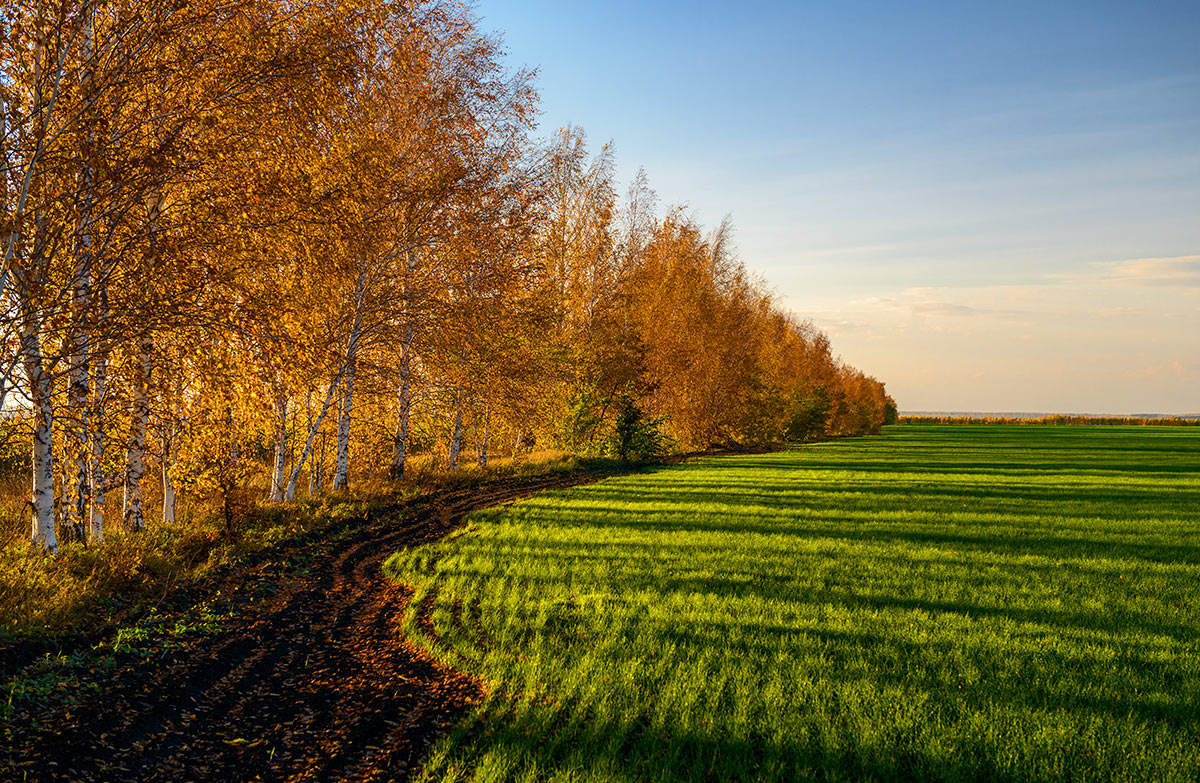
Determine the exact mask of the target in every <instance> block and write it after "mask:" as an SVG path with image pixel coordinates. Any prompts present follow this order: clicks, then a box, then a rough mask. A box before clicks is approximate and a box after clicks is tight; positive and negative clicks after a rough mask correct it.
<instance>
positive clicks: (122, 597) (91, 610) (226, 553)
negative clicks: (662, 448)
mask: <svg viewBox="0 0 1200 783" xmlns="http://www.w3.org/2000/svg"><path fill="white" fill-rule="evenodd" d="M413 462H414V470H412V471H411V472H410V478H409V479H407V480H405V481H403V482H393V481H387V480H383V479H378V478H370V477H367V476H358V477H355V481H354V482H353V484H352V487H353V489H354V494H353V495H347V494H345V493H323V494H320V495H317V496H314V497H311V498H310V497H301V498H300V499H298V500H297V501H296V502H294V503H286V504H279V503H266V502H254V501H253V500H252V499H251V496H256V497H262V496H264V495H265V494H266V491H267V484H268V482H269V478H268V477H267V475H266V468H265V467H263V470H262V471H260V472H259V473H258V474H256V475H254V476H253V477H252V480H251V485H250V486H249V487H246V488H244V489H243V491H242V492H241V493H240V494H239V499H238V502H237V507H238V518H237V520H236V521H235V525H234V529H232V530H230V529H226V526H225V523H224V520H223V519H222V516H221V514H220V513H218V509H219V508H220V503H219V501H218V500H216V499H214V498H207V499H203V500H199V499H195V498H191V499H188V500H189V501H190V502H189V503H186V504H183V507H182V509H181V510H182V512H183V513H181V514H180V516H179V521H178V522H176V523H174V524H168V523H163V522H161V521H159V515H160V509H161V506H160V505H159V503H160V502H161V500H160V496H159V495H158V494H156V492H155V491H154V488H153V487H151V488H150V489H151V491H150V492H148V493H147V494H148V503H147V511H146V516H147V526H146V529H145V530H144V531H143V532H141V533H137V534H128V533H125V532H123V531H122V530H121V529H120V518H121V507H120V496H119V493H116V492H113V493H109V502H108V504H107V508H106V517H105V518H106V519H107V520H108V521H109V527H108V530H107V532H106V533H105V537H104V541H103V542H102V543H99V544H90V545H84V544H78V543H72V544H64V545H63V546H62V547H61V548H60V550H59V554H58V555H57V556H55V557H45V556H44V555H42V554H41V553H40V552H37V551H35V550H32V549H31V548H30V547H29V544H28V535H29V531H28V524H29V523H28V521H27V519H26V518H25V517H27V515H28V510H27V509H25V508H24V500H23V499H22V498H25V497H26V495H27V494H28V493H27V486H26V485H27V484H28V481H27V480H26V479H25V478H23V477H0V653H2V652H3V645H4V644H5V643H13V642H19V641H21V640H27V639H48V638H54V637H60V636H66V635H72V634H88V633H90V632H92V631H95V630H96V629H97V628H103V627H109V626H114V627H115V626H121V625H124V624H127V623H130V622H136V620H137V618H140V617H141V616H143V615H144V614H146V613H147V612H152V611H153V610H154V608H155V607H156V606H157V605H158V604H159V603H160V602H161V601H162V600H163V599H164V598H165V597H167V596H168V595H169V594H170V593H171V591H173V590H176V589H178V588H180V587H186V586H187V585H188V584H189V583H193V582H195V581H197V580H200V579H204V578H206V577H208V576H210V575H211V574H213V573H215V572H219V571H220V570H221V569H225V568H228V567H230V566H232V565H234V564H236V563H237V562H238V561H239V560H240V559H241V558H243V557H244V556H246V555H248V554H250V553H253V552H258V551H261V550H264V549H269V548H270V547H273V546H276V545H278V544H281V543H284V542H286V541H289V540H293V539H295V538H296V537H298V536H301V535H303V534H305V533H309V532H313V531H316V530H320V529H322V528H324V527H325V526H326V525H328V524H330V523H334V522H338V521H341V520H345V519H349V518H352V517H358V516H361V515H363V514H364V513H366V512H367V511H368V510H369V509H371V508H376V507H386V506H387V505H388V504H391V503H395V502H398V501H401V500H404V499H405V498H411V497H413V496H416V495H419V494H423V493H426V492H435V491H438V490H445V489H453V488H455V487H460V486H471V485H473V484H476V483H480V482H489V481H503V480H505V479H507V478H513V479H518V478H521V477H523V476H533V475H542V474H550V473H556V472H569V471H572V470H579V469H586V468H588V467H590V466H591V467H594V466H596V465H599V464H600V463H596V465H593V463H592V462H587V461H583V460H579V459H576V458H574V457H571V456H570V455H565V454H563V453H560V452H539V453H535V454H532V455H528V456H526V457H523V458H522V459H519V460H495V461H494V462H493V465H492V467H489V468H487V469H480V468H478V467H477V466H475V465H466V466H464V468H463V469H462V470H459V471H457V472H455V473H451V474H447V473H444V472H442V471H438V470H435V465H434V464H433V460H431V459H430V458H425V457H418V458H417V459H415V460H413ZM593 462H595V461H593ZM23 492H24V493H25V495H23V494H22V493H23ZM21 515H24V516H21ZM2 669H3V667H0V670H2Z"/></svg>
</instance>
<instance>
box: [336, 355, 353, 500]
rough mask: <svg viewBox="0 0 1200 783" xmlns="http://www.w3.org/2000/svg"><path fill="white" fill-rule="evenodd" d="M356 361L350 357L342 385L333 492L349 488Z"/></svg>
mask: <svg viewBox="0 0 1200 783" xmlns="http://www.w3.org/2000/svg"><path fill="white" fill-rule="evenodd" d="M356 363H357V359H356V357H354V356H351V357H350V359H349V361H348V362H347V366H346V377H345V378H344V379H343V383H342V409H341V414H340V415H339V417H338V439H337V470H336V472H334V474H333V489H334V491H335V492H337V491H339V490H341V491H345V490H348V489H349V488H350V481H349V476H348V474H349V468H350V414H351V412H352V411H353V410H354V370H355V364H356Z"/></svg>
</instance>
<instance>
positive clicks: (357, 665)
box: [10, 474, 599, 781]
mask: <svg viewBox="0 0 1200 783" xmlns="http://www.w3.org/2000/svg"><path fill="white" fill-rule="evenodd" d="M597 478H599V477H598V476H595V475H584V474H568V475H562V476H556V477H552V478H545V477H543V478H540V479H537V480H530V481H524V482H520V483H511V482H510V483H507V484H504V485H498V486H485V487H483V488H479V489H473V490H468V491H458V492H453V493H448V494H442V495H439V496H434V497H431V498H429V499H427V500H426V501H424V502H423V503H421V504H419V505H416V506H414V507H409V508H406V509H404V510H403V511H401V512H397V513H394V514H388V515H384V516H383V517H382V518H381V519H380V520H378V521H376V522H374V523H363V526H362V528H361V529H359V530H356V531H355V532H354V533H353V534H351V535H348V536H345V537H343V538H341V539H339V540H337V542H336V544H335V545H334V546H333V548H332V550H331V551H330V552H329V553H328V554H327V555H322V556H320V557H319V558H318V559H316V560H315V561H314V562H313V564H312V568H311V569H309V570H308V572H307V573H304V574H301V575H299V576H293V577H291V578H289V579H288V580H286V581H282V582H281V583H280V584H279V585H278V589H277V590H276V591H275V592H274V594H273V595H271V596H270V597H268V598H265V599H262V600H259V601H256V602H255V603H253V604H250V605H248V606H247V607H245V609H244V611H242V612H240V613H239V614H238V615H237V616H236V618H235V619H234V620H233V621H231V623H230V624H229V626H227V627H226V629H225V630H223V631H221V632H218V633H216V634H214V635H211V636H208V637H205V638H201V639H199V640H197V641H194V642H192V643H191V644H189V645H188V646H187V647H185V648H183V649H182V650H178V651H174V652H172V653H170V654H164V656H163V659H162V660H159V661H145V662H141V663H139V664H136V665H133V666H131V667H129V668H128V669H126V670H124V671H120V672H118V673H117V674H116V675H115V676H114V677H112V678H111V679H109V680H108V681H107V682H106V683H105V684H104V690H103V694H102V695H101V696H100V697H99V698H96V699H94V700H91V702H90V703H88V704H85V705H83V706H82V707H80V708H77V709H76V710H74V711H70V712H60V713H59V714H56V715H53V716H49V720H43V722H42V729H41V730H40V732H39V733H38V734H37V735H35V736H31V737H26V738H24V740H25V741H23V742H21V743H20V745H21V748H19V749H17V757H16V758H15V759H12V761H14V762H16V764H15V765H14V766H13V767H11V768H10V771H11V772H18V771H19V772H18V774H20V775H26V774H27V775H28V780H30V781H67V780H69V781H125V780H138V781H166V780H180V781H184V780H187V781H191V780H221V781H240V780H272V781H302V780H312V781H331V780H356V781H357V780H364V781H367V780H403V779H407V778H408V777H409V776H410V775H411V773H412V772H413V771H414V770H415V769H416V768H418V766H419V765H420V763H421V761H422V759H423V758H424V757H425V754H426V752H427V751H428V749H429V746H430V745H431V744H432V743H433V742H434V741H435V740H436V739H437V738H439V737H440V736H442V735H443V734H444V733H446V731H448V729H449V727H450V724H451V723H452V722H453V721H454V720H455V719H456V718H457V717H458V716H459V715H461V713H462V712H463V711H464V710H465V709H467V707H468V706H469V705H470V704H472V703H474V702H476V701H477V700H478V699H479V698H481V696H482V688H481V685H480V684H479V683H478V682H476V681H474V680H472V679H471V678H469V677H467V676H465V675H462V674H460V673H457V672H454V671H451V670H448V669H447V668H446V667H444V666H441V665H440V664H438V663H436V662H435V661H434V660H433V659H431V658H430V657H429V656H428V655H426V654H424V653H423V652H421V651H420V650H419V649H417V648H416V647H414V646H413V645H412V644H411V643H409V642H408V641H406V640H405V639H404V638H403V636H402V634H401V633H400V628H401V624H402V620H403V617H404V614H405V609H406V605H407V602H408V597H409V595H408V592H407V591H406V590H405V588H404V587H403V586H401V585H398V584H395V583H393V582H391V581H390V580H388V579H386V578H385V577H384V576H383V573H382V569H381V566H382V563H383V561H384V559H385V558H387V557H388V556H389V555H390V554H392V553H393V552H395V551H396V550H398V549H401V548H403V547H408V546H415V545H418V544H422V543H426V542H428V541H432V540H434V539H436V538H438V537H440V536H442V535H444V534H445V533H446V532H448V531H449V530H452V529H453V528H455V527H456V526H458V525H459V524H460V523H461V521H462V519H463V517H464V515H466V514H467V513H469V512H471V511H474V510H477V509H480V508H485V507H487V506H492V505H496V504H499V503H504V502H507V501H510V500H515V499H518V498H521V497H524V496H527V495H529V494H532V493H533V492H536V491H538V490H542V489H549V488H555V487H565V486H571V485H575V484H580V483H586V482H588V481H593V480H596V479H597ZM17 779H18V780H19V779H21V778H20V777H18V778H17Z"/></svg>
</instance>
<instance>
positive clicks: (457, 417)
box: [446, 383, 463, 470]
mask: <svg viewBox="0 0 1200 783" xmlns="http://www.w3.org/2000/svg"><path fill="white" fill-rule="evenodd" d="M462 420H463V387H462V384H461V383H459V384H458V390H457V394H456V396H455V398H454V429H453V430H452V431H451V433H450V453H449V455H448V456H447V458H446V470H457V469H458V454H459V452H460V451H462V437H463V426H462V423H463V422H462Z"/></svg>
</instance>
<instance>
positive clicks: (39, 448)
mask: <svg viewBox="0 0 1200 783" xmlns="http://www.w3.org/2000/svg"><path fill="white" fill-rule="evenodd" d="M37 324H38V318H37V317H36V316H31V317H27V318H25V319H24V323H23V324H22V328H21V352H22V354H23V356H24V359H25V374H26V377H27V378H28V379H29V389H30V398H31V400H32V402H33V455H32V456H33V459H32V462H33V494H32V497H31V500H30V507H31V509H32V512H33V531H32V540H33V544H34V546H36V547H39V548H40V549H41V550H42V551H44V552H46V553H47V554H51V555H53V554H55V553H57V552H58V539H57V537H56V536H55V532H54V394H53V389H52V385H51V378H50V375H49V373H47V372H46V371H45V366H44V363H43V361H42V344H41V337H40V335H39V334H38V329H37Z"/></svg>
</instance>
